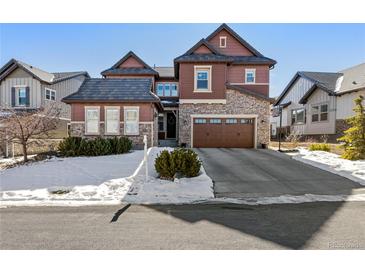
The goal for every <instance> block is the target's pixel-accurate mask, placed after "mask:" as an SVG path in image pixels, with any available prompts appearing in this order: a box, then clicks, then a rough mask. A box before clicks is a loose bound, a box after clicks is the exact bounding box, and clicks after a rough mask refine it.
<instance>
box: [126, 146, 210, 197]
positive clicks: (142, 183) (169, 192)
mask: <svg viewBox="0 0 365 274" xmlns="http://www.w3.org/2000/svg"><path fill="white" fill-rule="evenodd" d="M164 149H168V150H172V149H171V148H153V149H152V151H151V152H150V154H149V161H148V180H147V182H146V180H145V165H143V166H142V168H141V170H140V171H139V173H138V175H137V176H136V177H135V178H134V179H133V183H132V185H131V188H130V191H129V192H128V194H127V195H126V196H125V197H124V199H123V201H125V202H128V203H134V204H183V203H194V202H199V201H206V200H207V199H211V198H214V192H213V182H212V180H211V178H210V177H209V176H208V175H207V174H206V173H205V170H204V168H203V167H201V170H200V174H199V176H197V177H194V178H180V179H175V180H174V181H173V182H172V181H166V180H160V179H158V178H157V177H158V174H157V173H156V171H155V168H154V162H155V158H156V156H157V155H158V153H160V152H161V151H162V150H164Z"/></svg>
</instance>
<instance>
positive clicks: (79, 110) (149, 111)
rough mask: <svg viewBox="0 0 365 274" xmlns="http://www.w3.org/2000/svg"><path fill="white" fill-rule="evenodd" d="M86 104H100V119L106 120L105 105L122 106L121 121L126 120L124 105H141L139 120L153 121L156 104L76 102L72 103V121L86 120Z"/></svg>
mask: <svg viewBox="0 0 365 274" xmlns="http://www.w3.org/2000/svg"><path fill="white" fill-rule="evenodd" d="M85 106H100V121H104V111H105V110H104V106H120V107H121V108H120V121H121V122H123V120H124V117H123V116H124V109H123V107H124V106H139V121H140V122H151V121H153V118H154V117H153V110H154V105H153V104H151V103H140V104H136V103H75V104H72V105H71V121H85Z"/></svg>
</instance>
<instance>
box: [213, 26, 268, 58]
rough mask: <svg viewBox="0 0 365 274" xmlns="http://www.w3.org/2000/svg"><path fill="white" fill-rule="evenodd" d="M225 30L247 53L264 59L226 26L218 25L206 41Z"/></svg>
mask: <svg viewBox="0 0 365 274" xmlns="http://www.w3.org/2000/svg"><path fill="white" fill-rule="evenodd" d="M222 30H226V31H227V32H228V33H229V34H231V35H232V36H233V37H234V38H236V39H237V40H238V42H240V43H241V45H242V46H244V47H246V48H247V49H248V50H249V51H251V52H252V54H254V55H255V56H257V57H264V56H263V55H262V54H261V53H260V52H259V51H258V50H256V49H255V48H254V47H253V46H251V45H250V44H249V43H248V42H247V41H246V40H244V39H243V38H242V37H241V36H240V35H238V34H237V33H236V32H235V31H234V30H233V29H231V28H230V27H229V26H228V25H227V24H225V23H223V24H222V25H220V26H219V27H218V28H217V29H216V30H215V31H213V32H212V33H211V34H210V35H209V36H208V37H207V38H206V40H207V41H209V40H210V39H212V38H213V37H214V36H216V35H217V34H218V33H219V32H220V31H222Z"/></svg>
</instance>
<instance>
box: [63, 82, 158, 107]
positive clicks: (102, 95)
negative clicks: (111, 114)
mask: <svg viewBox="0 0 365 274" xmlns="http://www.w3.org/2000/svg"><path fill="white" fill-rule="evenodd" d="M151 88H152V80H151V79H147V78H122V79H110V78H108V79H102V78H98V79H96V78H94V79H86V80H85V81H84V83H83V84H82V85H81V87H80V88H79V90H78V91H77V92H75V93H73V94H71V95H69V96H67V97H65V98H64V99H63V101H64V102H72V101H88V102H93V101H94V102H108V101H111V102H113V101H114V102H123V101H128V102H160V99H159V98H158V97H157V96H156V95H155V94H153V93H152V92H151Z"/></svg>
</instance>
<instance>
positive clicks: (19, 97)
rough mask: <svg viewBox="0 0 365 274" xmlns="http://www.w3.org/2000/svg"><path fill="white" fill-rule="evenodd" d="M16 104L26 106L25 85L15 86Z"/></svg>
mask: <svg viewBox="0 0 365 274" xmlns="http://www.w3.org/2000/svg"><path fill="white" fill-rule="evenodd" d="M16 91H17V92H16V106H26V104H27V92H26V88H25V87H18V88H16Z"/></svg>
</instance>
